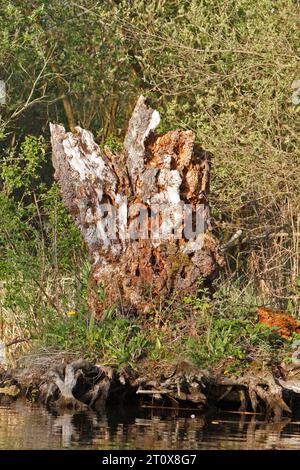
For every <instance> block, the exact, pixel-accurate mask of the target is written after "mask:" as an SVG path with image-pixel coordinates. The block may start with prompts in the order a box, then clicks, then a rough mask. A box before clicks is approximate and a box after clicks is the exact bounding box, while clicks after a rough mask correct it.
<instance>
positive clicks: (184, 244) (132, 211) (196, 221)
mask: <svg viewBox="0 0 300 470" xmlns="http://www.w3.org/2000/svg"><path fill="white" fill-rule="evenodd" d="M159 122H160V116H159V113H158V112H157V111H155V110H153V109H151V108H150V107H148V106H147V104H146V100H145V98H144V97H143V96H141V97H140V98H139V99H138V101H137V104H136V107H135V109H134V111H133V115H132V117H131V119H130V122H129V127H128V132H127V135H126V138H125V141H124V150H123V151H122V152H121V153H120V154H119V155H114V154H113V153H112V151H111V150H110V149H109V148H108V147H105V149H104V150H103V151H102V150H100V148H99V146H98V145H97V144H96V143H95V141H94V139H93V135H92V134H91V133H90V132H89V131H87V130H84V129H81V128H80V127H77V128H76V131H77V132H76V133H75V134H73V133H70V132H68V133H67V132H66V131H65V129H64V127H62V126H60V125H57V124H51V125H50V129H51V142H52V149H53V165H54V168H55V178H56V179H57V181H58V183H59V185H60V188H61V194H62V198H63V201H64V204H65V206H66V207H67V209H68V210H69V211H70V213H71V214H72V216H73V218H74V220H75V222H76V224H77V226H78V227H79V229H80V231H81V234H82V236H83V238H84V240H85V242H86V244H87V246H88V250H89V253H90V256H91V260H92V272H91V278H90V279H91V286H92V288H91V294H90V299H89V304H90V308H91V309H92V311H93V312H94V313H95V314H96V316H97V317H101V315H102V312H103V310H104V309H105V308H106V307H107V306H109V307H112V306H113V305H118V306H119V307H120V308H121V309H122V311H123V312H126V311H128V310H129V311H134V312H139V313H141V312H147V311H149V309H150V308H151V305H152V304H153V303H155V302H157V301H160V302H161V300H162V299H167V298H168V297H169V296H170V295H172V292H176V293H178V295H180V296H182V295H187V294H189V295H190V294H191V293H193V292H195V291H196V290H197V288H198V282H199V278H202V279H205V280H208V281H211V280H212V279H213V278H214V276H215V274H216V272H217V269H218V266H219V265H222V264H223V259H222V256H221V254H220V249H219V246H218V244H217V243H216V242H215V241H214V239H213V238H212V236H211V235H210V234H208V229H209V225H210V222H209V217H210V215H209V206H208V192H209V177H210V161H209V157H208V154H207V153H206V152H204V151H202V150H198V149H196V148H194V141H195V135H194V133H193V132H192V131H182V130H174V131H170V132H167V133H166V134H163V135H156V134H155V132H154V131H155V128H156V127H157V126H158V124H159ZM99 285H101V286H102V287H103V288H104V292H105V299H106V300H105V301H103V300H102V301H100V300H99V296H98V295H97V289H96V287H97V286H99Z"/></svg>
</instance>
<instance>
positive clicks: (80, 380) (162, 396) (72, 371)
mask: <svg viewBox="0 0 300 470" xmlns="http://www.w3.org/2000/svg"><path fill="white" fill-rule="evenodd" d="M298 373H299V377H298ZM19 397H26V398H27V399H28V400H30V401H33V402H40V403H42V404H43V405H45V406H47V407H57V408H61V407H62V408H64V407H67V408H75V409H87V408H90V409H95V410H101V409H103V408H104V407H105V406H106V405H108V404H109V403H110V404H111V403H117V404H118V405H124V406H125V405H126V404H127V403H129V402H130V403H132V401H135V402H136V403H137V404H143V405H151V406H159V407H165V408H168V407H171V408H191V409H198V410H203V411H204V410H207V409H216V408H220V409H222V408H226V409H231V410H240V411H249V412H260V413H261V412H263V413H265V414H266V415H268V416H275V417H277V418H278V417H281V416H282V415H283V414H290V413H292V412H293V410H295V409H296V407H298V406H299V397H300V369H299V371H298V369H297V370H290V371H285V373H284V374H283V373H282V372H281V373H279V372H278V370H277V371H275V372H274V371H271V370H265V371H263V372H262V371H256V372H247V373H245V374H244V375H243V376H241V377H225V376H224V375H221V374H218V373H214V372H212V371H208V370H201V369H198V368H196V367H194V366H193V365H191V364H189V363H187V362H182V363H178V364H167V365H166V364H164V366H163V367H155V368H153V367H152V368H151V367H144V368H143V373H142V372H141V371H136V370H133V369H131V368H130V367H125V368H123V369H122V370H117V369H114V368H113V367H105V366H101V365H99V364H94V363H92V362H89V361H86V360H83V359H79V360H76V361H70V362H68V363H60V364H55V365H52V366H51V367H49V365H48V366H47V365H45V364H42V365H39V366H37V365H35V366H32V367H27V368H19V369H9V370H4V369H1V370H0V404H7V403H9V402H10V401H13V400H16V399H18V398H19Z"/></svg>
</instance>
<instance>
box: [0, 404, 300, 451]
mask: <svg viewBox="0 0 300 470" xmlns="http://www.w3.org/2000/svg"><path fill="white" fill-rule="evenodd" d="M0 449H148V450H149V449H150V450H152V449H153V450H154V449H300V421H296V420H295V418H291V419H289V418H287V419H285V420H282V421H280V422H277V423H275V422H272V421H266V420H265V418H264V417H262V416H257V415H256V416H254V415H250V414H246V415H240V414H235V413H227V412H226V413H225V412H223V413H221V414H217V415H215V414H214V415H212V414H205V415H201V414H199V413H197V412H195V411H185V412H182V411H181V412H174V411H172V410H164V411H163V412H161V411H159V410H155V409H146V408H140V409H137V408H134V409H127V410H124V409H122V410H119V409H117V408H115V409H113V410H109V411H107V412H106V413H105V414H102V415H101V414H96V413H94V412H73V411H64V412H62V413H58V414H56V413H54V412H49V411H47V410H46V409H44V408H42V407H40V406H38V405H28V403H23V402H21V401H17V402H16V403H14V404H13V405H9V406H0Z"/></svg>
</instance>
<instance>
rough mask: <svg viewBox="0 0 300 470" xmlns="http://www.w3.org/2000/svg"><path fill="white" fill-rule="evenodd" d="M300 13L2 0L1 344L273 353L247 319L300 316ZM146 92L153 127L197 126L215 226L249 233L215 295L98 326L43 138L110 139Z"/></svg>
mask: <svg viewBox="0 0 300 470" xmlns="http://www.w3.org/2000/svg"><path fill="white" fill-rule="evenodd" d="M299 18H300V2H299V1H297V0H284V1H283V0H276V1H271V0H238V1H236V0H226V1H223V0H222V1H221V0H209V1H208V0H191V1H185V0H147V1H142V0H131V1H129V0H120V1H118V0H115V1H112V0H103V1H101V2H96V1H95V0H77V1H74V2H73V1H70V0H68V1H67V0H66V1H64V0H49V1H44V0H28V1H27V2H24V1H21V0H7V1H5V2H4V1H2V2H1V3H0V20H1V30H0V64H1V69H0V70H1V71H0V74H1V76H0V79H1V80H4V81H5V83H6V88H7V99H6V104H5V105H3V106H0V113H1V121H0V160H1V166H0V221H1V224H0V296H1V298H0V321H1V324H0V328H1V330H0V336H2V338H4V340H5V341H7V342H9V341H11V340H14V339H15V338H19V339H27V338H31V339H32V340H35V341H32V340H31V341H30V342H28V343H27V342H22V343H18V344H16V345H15V346H14V347H13V348H16V350H17V351H19V352H20V351H24V350H26V349H27V348H29V347H31V346H30V345H32V344H34V345H35V347H39V348H42V349H46V350H48V351H49V350H51V348H52V349H53V350H67V351H75V352H78V353H82V351H84V352H85V354H87V355H89V356H92V357H95V358H105V360H106V361H108V362H115V363H117V364H123V363H128V362H129V363H132V364H134V363H136V361H137V359H140V360H142V359H143V357H148V359H149V358H150V359H151V360H153V361H158V360H162V359H164V358H167V359H168V358H172V357H174V356H175V355H177V356H178V355H179V356H182V357H183V358H186V357H188V358H189V359H190V360H192V361H194V362H196V363H197V364H199V365H205V364H207V363H208V362H209V363H211V364H213V363H214V362H216V363H217V362H220V361H221V362H222V360H223V359H224V358H227V359H226V361H227V362H226V363H228V357H229V363H232V364H233V365H232V367H233V368H234V367H235V364H236V363H238V364H239V365H241V364H247V363H248V362H251V361H254V360H255V357H260V358H266V360H268V359H267V358H269V357H270V354H271V353H272V351H273V352H274V351H275V352H276V348H277V346H278V345H280V344H281V342H280V340H279V338H278V337H277V336H276V332H275V333H274V332H270V331H269V330H268V329H265V328H263V327H261V326H257V320H256V316H255V306H256V305H263V304H265V305H270V306H273V307H280V308H285V309H286V308H287V309H288V310H289V311H290V312H291V313H294V314H295V315H298V314H299V288H300V279H299V249H300V247H299V229H300V227H299V225H300V218H299V214H298V207H299V202H300V189H299V188H300V184H299V183H300V173H299V171H298V168H299V162H300V146H299V130H300V127H299V122H300V117H299V116H300V115H299V110H300V106H299V105H296V104H293V103H292V100H291V98H292V93H293V88H292V86H293V83H294V81H295V80H297V79H299V78H300V65H299V49H300V41H299V26H300V25H299ZM140 93H144V94H147V95H148V96H149V97H150V98H151V100H152V104H153V106H154V107H156V108H157V109H159V110H160V112H161V114H162V125H161V128H160V131H166V130H169V129H171V128H176V127H180V128H186V129H192V130H193V131H194V132H195V133H196V137H197V140H198V142H199V143H200V145H201V146H202V147H203V148H205V149H206V150H208V151H210V152H211V153H212V154H213V160H212V163H213V173H212V188H211V199H210V201H211V206H212V209H213V213H212V215H213V230H214V232H215V235H216V236H217V237H218V238H219V239H220V241H221V243H226V241H228V239H229V238H230V237H231V236H232V235H233V234H234V233H235V232H236V231H237V230H238V229H242V231H243V235H242V237H241V238H240V239H239V240H238V242H237V244H236V245H235V246H233V247H232V248H231V249H230V251H229V252H228V253H227V255H226V256H227V267H226V270H225V271H224V273H223V274H222V276H221V278H220V279H219V280H218V281H217V286H216V287H217V290H216V294H215V296H214V298H210V297H209V296H208V295H207V293H205V292H201V300H197V299H190V298H188V299H184V302H183V304H180V303H179V302H178V301H176V300H174V301H172V302H170V306H169V307H168V308H167V309H165V310H164V311H158V312H153V315H152V317H151V318H150V319H149V320H148V324H147V329H146V333H145V325H143V322H142V321H140V320H137V319H124V318H122V317H120V316H119V315H118V314H117V313H116V312H114V311H111V312H107V317H106V319H105V322H104V323H102V324H101V325H97V324H95V323H94V322H93V320H92V319H91V318H90V317H89V314H88V312H87V311H86V302H85V300H86V283H87V277H88V272H89V263H88V260H87V257H86V252H85V248H84V246H83V245H82V242H81V240H80V236H79V234H78V232H77V229H76V228H75V227H74V225H73V222H72V221H71V219H70V217H69V216H68V214H67V213H66V212H65V210H64V208H63V205H62V203H61V200H60V196H59V192H58V189H57V187H56V185H55V183H53V177H52V171H53V170H52V166H51V163H50V161H51V158H50V144H49V122H50V121H55V122H61V123H63V124H64V125H65V126H66V127H67V128H69V129H71V130H72V129H73V128H74V127H75V126H76V125H77V124H80V125H81V126H83V127H86V128H89V129H90V130H92V131H93V133H94V135H95V136H96V138H97V140H98V142H99V143H100V144H101V145H103V144H108V145H111V146H112V147H115V146H118V145H120V143H121V142H122V139H123V137H124V132H125V130H126V126H127V121H128V118H129V116H130V114H131V111H132V108H133V106H134V104H135V101H136V99H137V97H138V95H139V94H140ZM68 312H71V313H68ZM74 312H75V313H74ZM187 319H188V321H187ZM149 331H150V334H149ZM281 351H282V349H281ZM276 354H279V353H278V352H276ZM230 358H231V359H230ZM230 361H231V362H230ZM226 367H227V366H226ZM230 367H231V366H230Z"/></svg>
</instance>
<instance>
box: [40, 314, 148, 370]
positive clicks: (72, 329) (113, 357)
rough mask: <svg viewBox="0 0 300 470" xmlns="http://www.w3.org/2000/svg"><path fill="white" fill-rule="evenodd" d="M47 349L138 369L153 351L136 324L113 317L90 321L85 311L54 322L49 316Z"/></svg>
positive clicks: (46, 335) (46, 337)
mask: <svg viewBox="0 0 300 470" xmlns="http://www.w3.org/2000/svg"><path fill="white" fill-rule="evenodd" d="M41 345H42V346H44V347H46V348H51V347H52V348H53V347H55V348H58V349H62V350H66V351H72V352H74V351H75V352H77V353H78V354H79V355H84V356H85V357H87V358H90V359H96V360H97V359H99V358H101V359H102V361H104V362H106V363H109V364H111V365H117V366H119V367H121V366H122V365H130V366H132V367H135V365H136V361H137V360H138V359H140V358H141V357H142V356H143V355H144V354H145V352H146V351H147V350H148V349H149V348H150V346H151V343H150V342H149V340H148V339H147V334H146V333H145V332H143V331H142V329H141V327H140V326H138V325H137V324H136V323H135V322H133V321H131V320H128V319H126V318H120V317H118V316H115V315H113V314H110V315H109V316H107V317H106V318H105V320H104V321H101V322H93V324H91V320H89V319H88V317H87V315H86V312H85V313H82V312H78V313H77V312H75V314H74V316H70V317H68V316H67V315H66V316H64V317H62V318H61V319H56V321H53V316H51V315H49V316H48V318H47V320H46V324H45V328H44V332H43V335H42V338H41Z"/></svg>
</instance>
